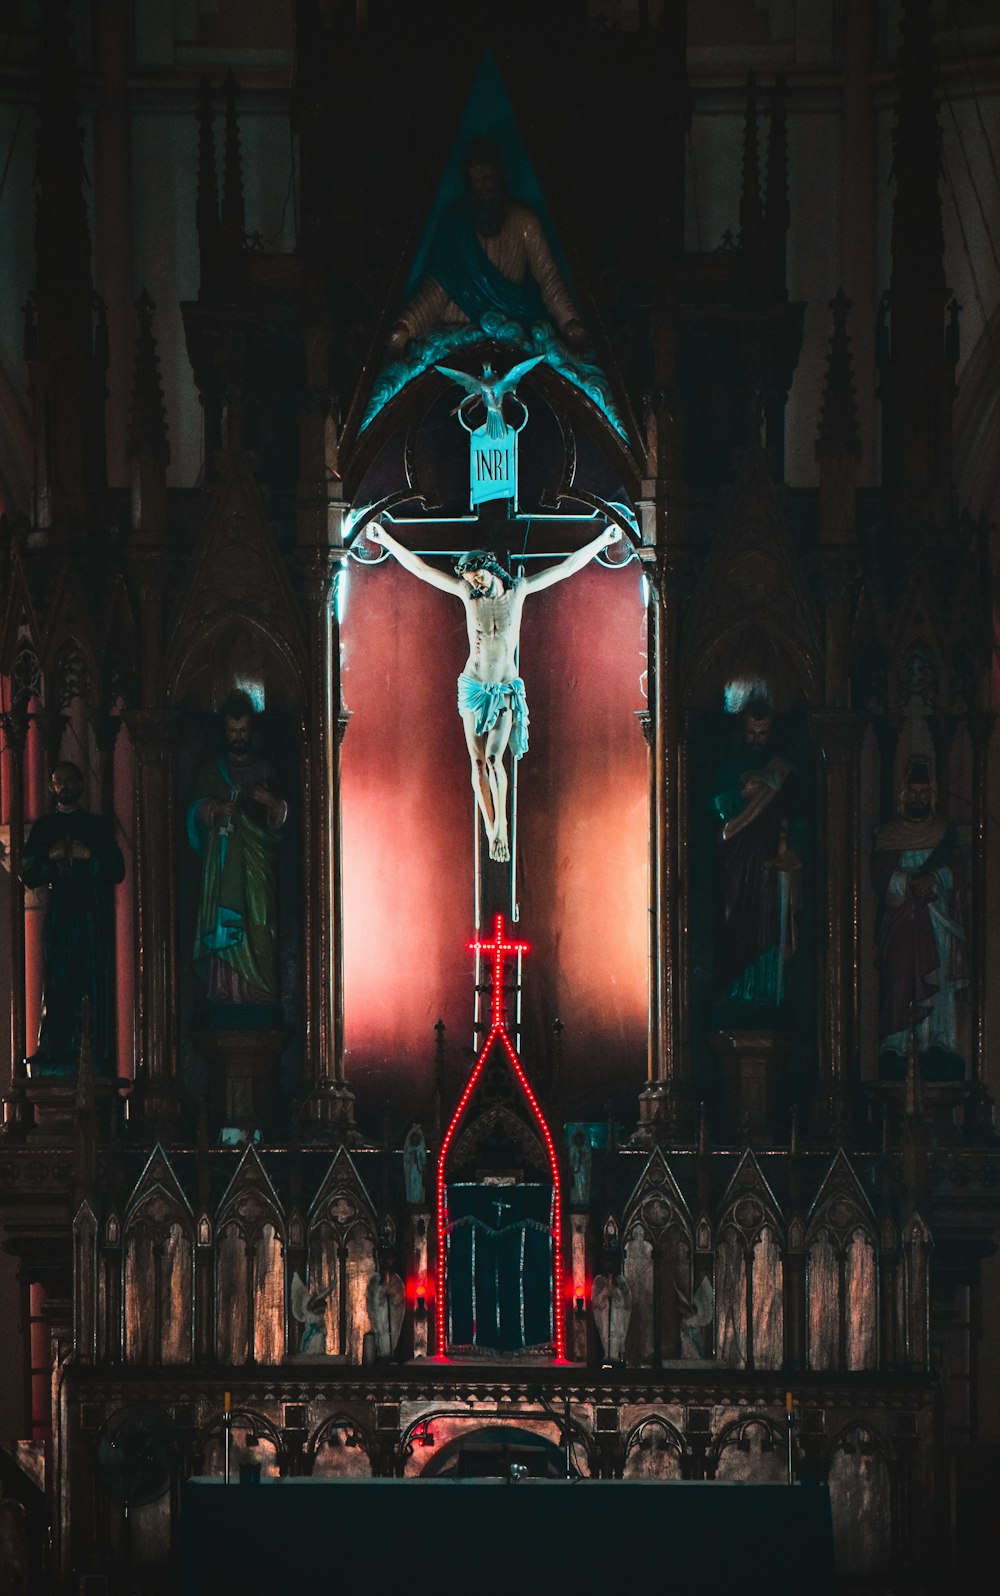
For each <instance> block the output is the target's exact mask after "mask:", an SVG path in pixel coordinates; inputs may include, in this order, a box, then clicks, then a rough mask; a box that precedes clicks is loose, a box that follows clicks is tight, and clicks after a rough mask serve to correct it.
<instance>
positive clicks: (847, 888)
mask: <svg viewBox="0 0 1000 1596" xmlns="http://www.w3.org/2000/svg"><path fill="white" fill-rule="evenodd" d="M811 720H812V729H813V734H814V736H815V738H816V742H817V745H818V748H819V751H820V755H821V758H822V794H821V812H822V828H821V843H820V856H821V858H822V859H823V861H824V865H825V879H824V881H823V886H822V892H823V901H822V903H821V905H820V908H819V913H818V916H817V930H818V934H819V950H818V951H819V970H820V983H821V986H820V992H821V996H820V1035H819V1076H820V1078H819V1082H818V1084H817V1095H816V1104H815V1109H816V1117H817V1119H818V1121H819V1123H820V1126H821V1127H822V1128H823V1129H824V1130H825V1129H832V1130H835V1131H836V1130H839V1129H841V1128H842V1127H843V1126H844V1124H845V1122H846V1120H847V1118H848V1115H849V1113H850V1110H851V1106H852V1095H853V1093H854V1090H855V1088H856V1086H857V1082H858V1078H859V1064H858V914H859V898H860V869H861V859H860V842H859V820H858V802H857V790H858V751H859V749H860V746H861V732H862V721H861V718H860V716H858V715H855V714H854V713H853V712H852V711H850V710H844V709H826V710H820V711H818V712H816V713H815V714H814V715H813V716H812V717H811Z"/></svg>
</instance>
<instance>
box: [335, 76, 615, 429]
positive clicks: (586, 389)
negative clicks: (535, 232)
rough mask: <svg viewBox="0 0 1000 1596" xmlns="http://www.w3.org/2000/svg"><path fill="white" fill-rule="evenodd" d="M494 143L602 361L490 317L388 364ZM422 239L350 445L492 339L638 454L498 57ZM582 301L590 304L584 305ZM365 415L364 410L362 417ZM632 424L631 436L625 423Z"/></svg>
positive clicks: (471, 103)
mask: <svg viewBox="0 0 1000 1596" xmlns="http://www.w3.org/2000/svg"><path fill="white" fill-rule="evenodd" d="M475 138H489V139H492V140H493V141H494V142H495V143H496V144H497V145H498V146H499V148H500V152H501V154H502V157H503V162H504V168H505V171H506V176H507V186H508V190H509V193H510V195H511V197H512V198H513V199H515V200H519V201H521V202H522V203H523V204H526V205H528V206H530V207H531V209H532V210H533V211H535V212H536V213H537V215H538V217H539V219H540V221H541V223H542V226H543V229H544V232H545V235H546V238H547V240H548V243H549V247H550V249H551V251H552V254H553V257H554V259H555V262H556V265H557V266H558V268H559V272H560V275H561V277H562V279H563V281H564V283H565V285H566V289H567V291H568V293H569V295H570V297H571V298H572V299H573V300H574V302H575V303H576V304H577V307H578V309H579V311H580V316H581V319H582V320H583V321H584V323H585V324H586V325H587V328H588V331H589V333H590V336H591V338H592V339H595V338H596V339H598V341H599V343H600V345H601V357H600V358H601V362H603V364H601V363H599V362H598V361H597V360H595V359H594V357H593V353H592V352H586V353H584V354H574V353H571V352H570V351H569V350H568V349H567V348H566V347H565V345H563V344H562V343H561V342H560V340H559V339H558V337H556V336H555V331H553V335H552V336H551V337H549V336H547V335H543V334H541V333H540V332H539V331H538V330H537V329H535V330H534V331H531V330H529V329H527V328H524V329H521V328H520V327H519V325H518V323H517V322H516V321H514V320H512V319H511V318H509V317H505V316H504V315H503V314H502V313H500V312H496V313H487V316H486V317H484V319H483V323H482V325H481V326H462V325H459V326H455V327H452V328H449V329H448V330H447V331H444V330H440V331H431V332H430V333H429V334H428V335H427V337H425V338H421V339H416V340H414V341H413V342H412V343H411V344H410V345H409V346H408V348H407V350H406V352H405V354H403V355H401V356H399V357H396V356H393V355H391V354H390V355H389V356H386V355H385V353H384V341H385V337H386V334H387V332H388V329H389V327H390V325H391V323H392V321H394V320H395V319H396V317H398V316H399V315H400V314H401V313H402V312H403V311H404V309H405V308H406V306H407V305H408V304H409V302H410V300H411V299H412V297H413V294H414V293H415V291H416V289H417V288H418V287H419V285H420V283H421V282H422V280H423V278H424V276H425V274H426V271H427V265H428V260H429V258H430V255H431V252H432V247H433V241H434V238H435V234H436V232H437V230H438V227H439V226H440V224H441V222H442V219H443V218H444V217H445V216H446V214H447V212H448V211H449V210H450V208H451V207H452V206H453V205H454V204H455V203H456V201H458V200H459V199H460V198H461V197H462V195H463V193H464V189H465V180H464V152H465V149H466V147H467V145H468V144H469V142H470V140H472V139H475ZM425 215H426V220H425V221H424V224H423V227H422V230H421V232H420V235H419V238H418V239H417V242H416V245H415V248H414V250H413V254H412V258H411V259H410V261H409V265H408V269H407V273H406V277H405V279H404V280H403V283H402V290H401V291H400V288H399V286H398V283H397V284H396V285H394V287H393V289H392V291H391V300H390V303H389V305H388V306H387V308H386V313H385V314H384V315H383V317H381V318H380V321H379V325H378V329H377V332H376V345H375V348H374V349H373V351H372V355H371V357H370V359H369V362H368V364H367V372H368V373H369V374H370V378H369V380H366V378H365V377H364V376H363V377H362V382H361V385H360V387H359V389H358V392H357V393H356V394H355V398H354V402H353V404H352V407H351V411H350V414H349V415H348V418H347V422H346V426H345V429H344V430H345V434H346V435H347V437H348V438H349V439H353V438H356V437H358V436H360V435H361V434H363V433H364V432H365V431H366V430H367V428H368V427H370V426H371V424H372V422H373V421H374V420H375V418H376V416H378V415H379V414H380V413H381V412H382V411H383V410H384V409H385V408H386V407H387V406H388V405H389V404H391V402H392V401H393V399H395V398H396V397H397V395H398V394H400V393H402V392H403V390H404V389H408V388H409V386H410V384H411V383H413V382H414V381H416V380H417V379H418V378H419V377H421V376H422V375H423V374H424V373H425V372H427V371H428V370H429V369H430V368H431V367H433V365H434V364H435V363H436V362H437V361H439V360H442V359H444V358H446V357H448V356H451V355H454V353H455V352H456V351H458V350H461V349H462V348H465V347H468V346H470V345H473V344H476V343H481V342H482V341H483V340H484V338H488V339H490V340H492V341H493V342H494V343H497V344H499V345H501V346H503V347H506V348H508V349H509V350H510V360H509V364H510V365H513V364H515V362H516V361H517V359H518V356H519V354H520V355H523V354H525V353H527V354H528V355H535V354H538V355H541V357H542V359H543V361H544V363H545V365H547V366H550V367H551V368H552V369H553V370H554V371H556V372H558V373H559V375H560V376H562V377H563V378H564V379H565V380H566V382H567V383H569V384H570V385H571V386H572V387H574V388H575V389H577V390H578V391H579V392H580V393H581V394H583V395H585V396H586V398H587V399H588V400H589V402H590V404H591V405H592V406H593V407H594V409H595V410H597V411H598V413H599V414H600V415H601V416H602V417H603V419H604V421H605V422H606V423H608V424H609V425H610V426H611V428H612V429H613V430H614V432H615V433H616V434H617V436H618V440H619V443H621V444H628V445H631V446H632V447H633V448H636V447H637V446H638V434H637V430H636V428H635V424H634V418H631V413H630V407H629V404H628V399H627V396H626V394H625V392H624V389H623V386H622V384H621V383H620V382H619V381H617V380H614V381H612V380H611V378H609V375H608V373H609V372H611V373H612V374H613V376H615V378H616V373H614V367H613V362H612V359H611V352H610V349H609V348H607V347H606V345H605V344H604V341H603V340H602V339H600V334H599V328H598V327H597V326H596V325H594V323H595V322H596V311H595V308H594V305H593V303H592V301H591V299H590V297H589V295H587V294H586V293H585V292H584V291H583V289H584V285H583V284H582V283H579V282H577V281H575V280H574V274H573V272H572V270H571V267H570V263H569V260H568V258H567V252H566V250H565V249H564V248H563V245H562V242H561V240H560V236H559V230H558V228H557V226H556V222H555V219H554V217H553V214H552V210H551V207H550V205H549V204H548V202H547V200H546V197H545V193H544V190H543V186H542V183H541V181H540V179H539V175H538V171H537V169H536V166H535V163H534V161H533V160H532V158H531V155H530V153H529V151H528V146H527V144H526V142H525V139H524V134H523V128H522V126H521V124H520V122H519V118H518V115H517V111H516V109H515V106H514V104H513V101H512V99H511V96H510V94H509V92H508V89H507V86H506V84H505V82H504V79H503V76H502V74H501V71H500V68H499V66H498V64H497V61H496V58H495V56H494V55H493V53H492V52H491V51H489V50H487V51H486V53H485V54H484V56H483V58H482V60H481V62H480V65H479V69H478V71H477V73H476V76H475V78H474V79H473V83H472V87H471V90H470V92H469V95H468V97H467V99H466V102H465V106H464V108H463V111H462V113H461V115H460V117H459V121H458V124H457V127H456V130H455V135H454V137H453V140H452V143H451V146H450V150H449V154H448V156H447V159H446V161H445V164H444V168H443V170H442V173H441V176H440V179H439V181H438V186H437V189H436V190H435V192H434V196H433V199H432V200H431V202H430V205H429V206H428V208H427V210H426V213H425ZM581 301H582V303H581ZM362 406H363V408H362ZM623 418H629V419H630V420H631V435H630V430H629V426H628V424H627V421H626V419H623Z"/></svg>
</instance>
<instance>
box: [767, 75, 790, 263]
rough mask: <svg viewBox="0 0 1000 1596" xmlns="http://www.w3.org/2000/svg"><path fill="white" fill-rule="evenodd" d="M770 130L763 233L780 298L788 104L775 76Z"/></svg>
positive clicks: (786, 220)
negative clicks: (765, 234)
mask: <svg viewBox="0 0 1000 1596" xmlns="http://www.w3.org/2000/svg"><path fill="white" fill-rule="evenodd" d="M770 112H771V126H770V132H769V133H768V139H767V193H766V196H765V202H764V229H765V231H766V233H767V245H768V264H769V266H770V275H771V281H772V285H773V287H774V288H776V289H777V290H778V291H779V292H780V293H781V294H782V295H784V294H785V293H786V288H785V241H786V238H787V236H788V224H789V220H790V213H789V206H788V104H787V96H786V92H785V74H784V73H783V72H779V73H778V76H777V78H776V79H775V82H774V88H773V89H772V90H771V106H770Z"/></svg>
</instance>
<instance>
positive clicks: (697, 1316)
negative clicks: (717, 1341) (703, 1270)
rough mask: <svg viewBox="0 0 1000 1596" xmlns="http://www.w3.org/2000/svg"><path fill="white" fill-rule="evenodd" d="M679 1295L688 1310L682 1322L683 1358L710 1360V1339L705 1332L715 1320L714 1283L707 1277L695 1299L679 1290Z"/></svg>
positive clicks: (683, 1305) (682, 1304)
mask: <svg viewBox="0 0 1000 1596" xmlns="http://www.w3.org/2000/svg"><path fill="white" fill-rule="evenodd" d="M675 1289H677V1288H675ZM677 1295H678V1297H679V1298H680V1300H681V1306H682V1307H683V1308H686V1309H687V1310H688V1316H687V1318H686V1319H682V1320H681V1357H682V1358H710V1357H711V1356H712V1348H711V1342H710V1337H709V1336H706V1335H705V1334H704V1331H705V1329H706V1327H707V1326H708V1325H710V1324H711V1323H712V1320H713V1319H714V1318H715V1289H714V1287H713V1285H712V1282H711V1281H710V1280H709V1278H708V1276H707V1275H705V1277H704V1278H703V1280H702V1282H701V1285H700V1286H699V1287H698V1289H697V1291H696V1292H695V1294H694V1296H693V1297H686V1296H685V1295H684V1293H683V1291H681V1290H679V1289H677Z"/></svg>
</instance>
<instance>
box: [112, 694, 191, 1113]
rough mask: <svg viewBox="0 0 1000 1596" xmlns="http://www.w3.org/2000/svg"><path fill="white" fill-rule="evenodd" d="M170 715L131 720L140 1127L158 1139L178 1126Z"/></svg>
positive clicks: (131, 716) (154, 712)
mask: <svg viewBox="0 0 1000 1596" xmlns="http://www.w3.org/2000/svg"><path fill="white" fill-rule="evenodd" d="M176 719H177V717H176V714H175V712H174V711H173V710H171V709H166V708H159V709H137V710H130V711H128V712H127V713H126V716H125V722H126V725H127V726H128V730H129V735H130V736H131V739H132V746H133V749H134V752H135V808H136V825H135V881H136V911H137V912H136V927H137V930H136V938H135V956H136V998H137V1008H138V1034H139V1059H138V1070H137V1084H138V1085H139V1086H140V1088H141V1095H140V1097H139V1112H140V1114H141V1118H142V1122H143V1124H144V1125H147V1126H148V1127H149V1129H150V1130H151V1131H153V1132H154V1133H155V1134H160V1133H162V1132H164V1131H169V1130H170V1129H171V1128H172V1127H173V1126H174V1125H175V1124H176V1121H177V1117H178V1113H179V1108H180V1104H179V1096H178V1089H177V1078H176V1077H177V1037H176V994H177V981H176V954H175V919H176V914H175V910H176V867H177V860H176V845H175V815H174V744H175V737H176V729H177V727H176Z"/></svg>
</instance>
